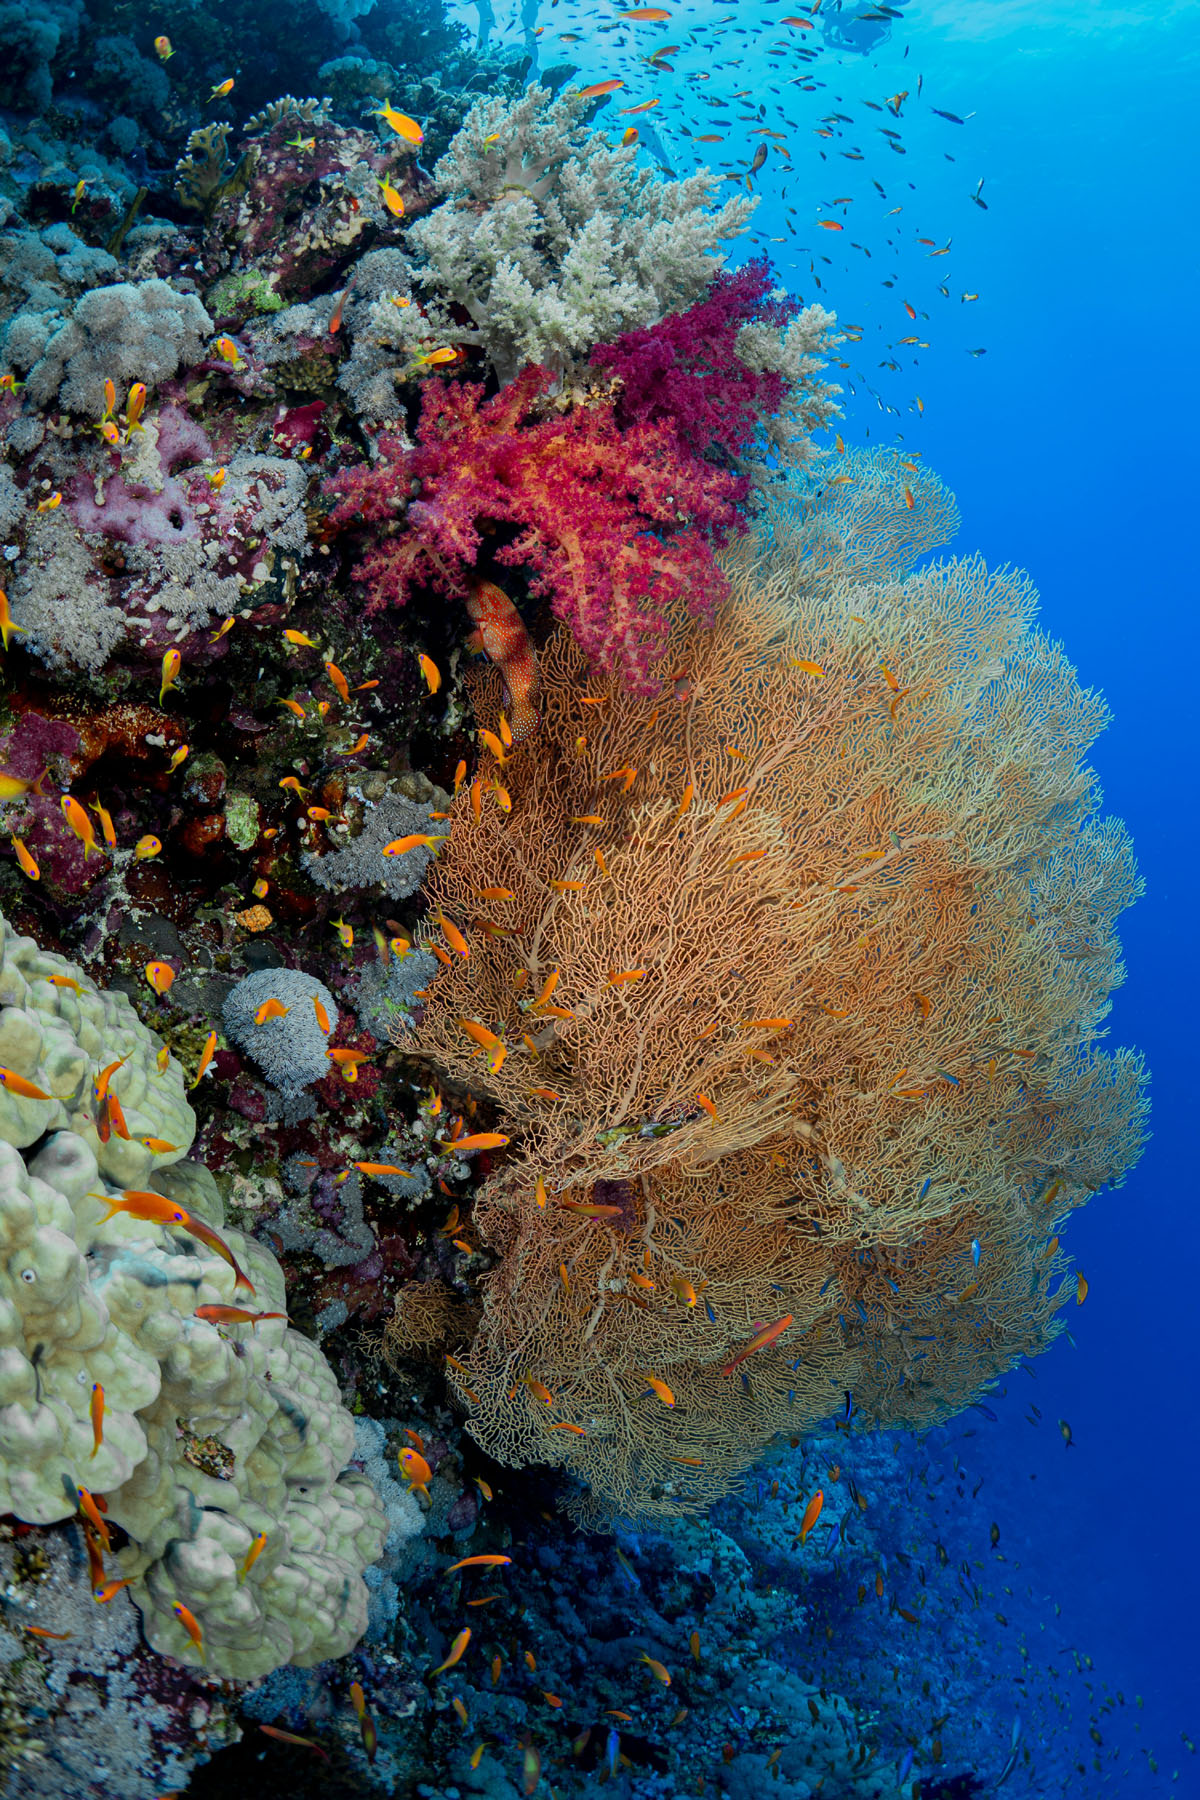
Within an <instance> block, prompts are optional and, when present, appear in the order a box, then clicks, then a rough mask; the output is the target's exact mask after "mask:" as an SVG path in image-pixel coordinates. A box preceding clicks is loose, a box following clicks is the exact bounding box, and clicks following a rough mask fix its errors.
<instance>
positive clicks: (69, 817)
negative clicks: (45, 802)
mask: <svg viewBox="0 0 1200 1800" xmlns="http://www.w3.org/2000/svg"><path fill="white" fill-rule="evenodd" d="M59 805H60V806H61V807H62V813H63V818H64V819H65V820H66V821H67V824H68V825H69V826H70V827H71V830H72V831H73V832H74V833H75V836H76V837H77V838H78V839H79V841H80V843H81V844H82V845H83V860H84V862H86V861H87V859H88V854H89V852H90V851H92V850H94V851H95V852H96V855H97V856H103V854H104V852H103V851H102V850H101V848H100V846H99V844H98V843H97V842H96V828H95V826H94V825H93V824H92V821H91V820H90V819H89V818H88V816H87V814H86V813H85V812H84V810H83V808H82V806H80V804H79V802H78V800H73V799H72V798H71V795H70V794H64V795H63V797H62V799H61V800H60V801H59Z"/></svg>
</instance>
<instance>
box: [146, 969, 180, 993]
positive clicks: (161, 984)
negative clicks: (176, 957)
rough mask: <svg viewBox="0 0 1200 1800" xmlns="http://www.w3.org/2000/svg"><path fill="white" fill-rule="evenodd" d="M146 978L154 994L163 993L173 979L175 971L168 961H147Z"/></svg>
mask: <svg viewBox="0 0 1200 1800" xmlns="http://www.w3.org/2000/svg"><path fill="white" fill-rule="evenodd" d="M146 980H147V981H148V982H149V983H150V986H151V987H152V988H153V989H154V991H155V993H156V994H159V995H162V994H165V993H166V992H167V991H168V990H169V988H170V987H171V984H172V983H173V981H174V980H175V971H174V969H173V968H172V967H171V965H170V963H165V962H149V963H147V964H146Z"/></svg>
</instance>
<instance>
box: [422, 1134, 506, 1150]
mask: <svg viewBox="0 0 1200 1800" xmlns="http://www.w3.org/2000/svg"><path fill="white" fill-rule="evenodd" d="M509 1141H510V1140H509V1139H508V1138H506V1137H505V1136H504V1135H503V1133H502V1132H499V1131H476V1132H472V1133H471V1135H470V1136H469V1137H460V1138H455V1139H454V1141H453V1142H451V1141H450V1139H449V1138H441V1139H440V1140H439V1142H441V1143H443V1144H445V1145H446V1146H447V1148H448V1149H450V1150H453V1151H454V1152H455V1154H456V1155H460V1154H461V1153H462V1151H464V1150H503V1148H504V1146H505V1145H506V1144H507V1143H508V1142H509Z"/></svg>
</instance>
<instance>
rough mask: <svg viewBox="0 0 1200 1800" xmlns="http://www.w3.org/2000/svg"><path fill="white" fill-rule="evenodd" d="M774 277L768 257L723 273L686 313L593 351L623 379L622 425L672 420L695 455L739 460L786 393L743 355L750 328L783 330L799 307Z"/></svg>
mask: <svg viewBox="0 0 1200 1800" xmlns="http://www.w3.org/2000/svg"><path fill="white" fill-rule="evenodd" d="M771 282H772V276H771V270H770V265H769V264H768V262H767V260H766V258H765V257H762V258H760V259H759V260H758V261H756V262H752V263H748V264H747V265H746V267H745V268H744V269H739V270H738V271H737V273H736V274H728V273H725V274H721V275H719V276H718V277H717V279H716V280H715V281H714V282H713V284H712V287H711V288H710V289H709V292H708V294H707V295H706V296H705V298H704V299H703V300H699V301H697V303H696V305H695V306H690V307H689V308H688V309H687V311H686V312H682V313H671V314H669V315H668V316H667V317H666V318H665V319H660V320H659V322H658V324H657V325H651V326H649V327H647V329H645V330H644V331H627V332H626V333H625V335H624V336H623V337H620V338H618V339H617V341H616V343H614V344H601V345H600V347H599V348H598V349H597V350H594V351H593V352H592V363H593V365H594V366H595V367H596V368H598V369H601V370H603V371H604V373H605V374H608V375H615V376H617V377H619V379H620V382H621V392H620V397H619V399H618V401H617V419H618V422H619V424H620V425H621V426H622V427H624V428H628V427H629V426H632V425H638V424H645V423H656V422H659V421H664V422H667V423H669V424H670V425H671V426H672V428H673V429H674V430H675V432H676V433H677V434H678V437H679V440H680V445H681V448H683V449H685V450H687V451H688V452H690V453H691V454H692V455H693V456H698V457H704V458H706V459H712V460H716V461H718V462H720V463H724V464H736V462H737V460H738V459H739V457H741V456H742V455H744V454H745V452H746V451H748V450H749V449H750V447H751V445H752V444H753V441H754V437H755V434H756V432H757V430H758V427H759V425H760V424H761V422H762V420H763V419H764V418H769V417H770V416H772V415H773V414H775V413H777V412H778V411H779V409H780V407H781V405H782V404H783V400H784V397H785V394H786V392H787V383H786V382H785V380H784V378H783V376H782V375H779V374H777V373H775V372H774V371H770V370H757V369H752V368H750V367H749V366H748V365H747V364H746V363H744V362H743V361H742V360H741V358H740V357H739V356H738V353H737V339H738V333H739V332H740V331H741V329H742V327H743V326H744V325H749V324H751V323H759V324H770V325H775V326H779V327H783V326H785V325H787V323H788V321H789V320H790V319H792V318H793V317H794V316H795V314H796V312H797V311H798V310H799V308H798V306H797V303H796V302H795V301H790V300H772V299H771V298H770V297H769V295H770V290H771Z"/></svg>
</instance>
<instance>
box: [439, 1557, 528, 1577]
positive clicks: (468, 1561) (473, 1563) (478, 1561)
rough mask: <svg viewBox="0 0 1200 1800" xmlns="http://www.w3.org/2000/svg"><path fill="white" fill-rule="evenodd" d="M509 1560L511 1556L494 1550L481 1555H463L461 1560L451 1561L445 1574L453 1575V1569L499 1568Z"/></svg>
mask: <svg viewBox="0 0 1200 1800" xmlns="http://www.w3.org/2000/svg"><path fill="white" fill-rule="evenodd" d="M511 1561H512V1557H511V1556H499V1555H497V1554H496V1553H495V1552H485V1553H484V1554H483V1555H481V1556H464V1557H463V1559H462V1561H461V1562H456V1563H451V1564H450V1567H449V1568H448V1569H447V1570H446V1574H447V1575H453V1573H454V1571H455V1569H501V1568H503V1567H504V1566H505V1564H506V1563H510V1562H511Z"/></svg>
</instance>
